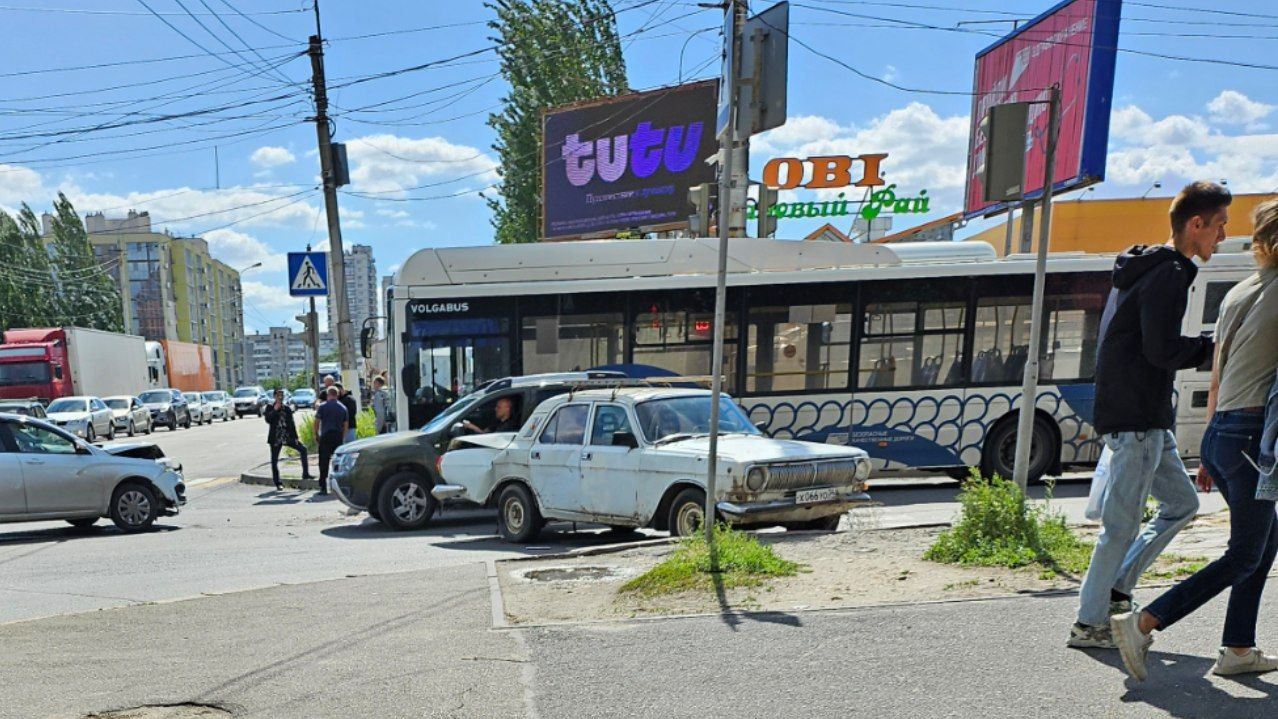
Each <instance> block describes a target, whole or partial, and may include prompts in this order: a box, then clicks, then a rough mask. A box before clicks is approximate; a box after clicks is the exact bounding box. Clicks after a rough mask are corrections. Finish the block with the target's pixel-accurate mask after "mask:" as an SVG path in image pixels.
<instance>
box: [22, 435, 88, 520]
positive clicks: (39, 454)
mask: <svg viewBox="0 0 1278 719" xmlns="http://www.w3.org/2000/svg"><path fill="white" fill-rule="evenodd" d="M9 435H10V437H12V439H13V443H14V449H15V451H16V452H17V455H18V461H19V462H20V463H21V465H22V485H23V489H24V490H25V492H26V497H27V512H28V513H29V514H44V513H55V512H80V511H86V510H94V509H98V508H100V507H101V506H102V504H103V501H102V500H103V497H102V482H101V478H100V477H99V476H98V467H97V465H98V464H100V462H99V461H97V460H96V458H95V457H94V455H91V454H79V453H78V451H77V450H78V448H79V445H78V444H77V443H76V442H75V441H74V440H72V439H71V437H70V436H68V435H65V434H62V433H61V432H55V431H53V430H52V429H49V428H46V427H42V426H40V425H37V424H34V423H25V422H24V423H16V422H15V423H12V424H10V425H9Z"/></svg>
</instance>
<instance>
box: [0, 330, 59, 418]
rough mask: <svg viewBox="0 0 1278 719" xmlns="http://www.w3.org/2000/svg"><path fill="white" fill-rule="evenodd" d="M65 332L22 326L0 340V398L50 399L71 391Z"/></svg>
mask: <svg viewBox="0 0 1278 719" xmlns="http://www.w3.org/2000/svg"><path fill="white" fill-rule="evenodd" d="M67 360H68V357H67V338H66V332H65V331H64V330H62V329H61V328H52V329H19V330H9V331H7V332H5V333H4V343H3V344H0V399H29V398H36V399H39V400H40V401H41V402H44V403H48V402H50V401H52V400H55V399H57V398H59V397H65V396H67V395H70V394H72V393H73V392H72V389H71V375H70V372H69V371H68V364H67Z"/></svg>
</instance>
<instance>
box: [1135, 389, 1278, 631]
mask: <svg viewBox="0 0 1278 719" xmlns="http://www.w3.org/2000/svg"><path fill="white" fill-rule="evenodd" d="M1264 420H1265V416H1264V415H1263V414H1260V413H1252V412H1242V411H1228V412H1217V413H1216V414H1215V415H1214V416H1213V417H1212V419H1211V423H1210V424H1209V425H1208V426H1207V432H1206V433H1205V434H1204V435H1203V465H1204V466H1205V467H1206V468H1207V472H1208V473H1209V474H1211V477H1212V479H1213V480H1215V483H1216V486H1217V487H1218V488H1219V489H1220V493H1221V494H1222V495H1223V496H1224V498H1225V501H1226V502H1227V503H1228V504H1229V548H1228V549H1226V550H1225V555H1224V556H1223V557H1221V558H1220V559H1217V560H1216V561H1214V562H1212V563H1211V564H1208V565H1207V566H1206V567H1203V568H1202V569H1201V570H1199V571H1198V572H1197V573H1196V574H1194V575H1193V576H1192V577H1190V578H1188V579H1186V580H1185V581H1183V582H1181V583H1180V584H1177V585H1176V586H1175V587H1172V588H1171V589H1170V590H1168V591H1167V592H1166V593H1164V594H1163V595H1162V596H1161V597H1159V598H1158V599H1156V600H1154V602H1153V603H1152V604H1150V605H1149V606H1148V607H1146V608H1145V610H1146V611H1148V612H1149V613H1150V614H1152V615H1153V616H1154V617H1155V618H1156V619H1158V621H1159V624H1160V628H1162V629H1166V628H1167V627H1170V626H1171V625H1173V624H1175V623H1176V622H1178V621H1180V620H1181V619H1184V618H1185V617H1186V616H1188V615H1189V614H1191V613H1192V612H1194V611H1195V610H1196V609H1198V608H1199V607H1201V606H1202V605H1204V604H1206V603H1207V602H1208V601H1210V600H1211V599H1212V598H1213V597H1215V596H1216V595H1217V594H1220V593H1221V592H1222V591H1224V590H1225V588H1226V587H1233V590H1232V591H1231V592H1230V594H1229V609H1228V611H1227V613H1226V614H1225V632H1224V637H1223V641H1222V642H1221V643H1222V644H1223V645H1224V646H1226V647H1241V648H1246V647H1253V646H1255V645H1256V615H1257V614H1258V613H1259V611H1260V595H1261V593H1262V592H1263V591H1264V589H1265V580H1266V579H1267V578H1268V576H1269V569H1270V567H1272V566H1273V563H1274V555H1275V553H1278V521H1275V519H1274V503H1273V502H1271V501H1264V500H1257V499H1256V484H1257V483H1258V482H1259V480H1260V473H1259V472H1257V471H1256V468H1255V467H1253V466H1252V465H1251V463H1249V462H1248V461H1247V459H1246V457H1244V456H1243V452H1246V453H1247V455H1248V456H1250V457H1252V458H1253V459H1254V458H1255V457H1257V456H1259V453H1260V434H1261V430H1262V429H1263V424H1264Z"/></svg>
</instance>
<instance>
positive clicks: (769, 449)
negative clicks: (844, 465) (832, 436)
mask: <svg viewBox="0 0 1278 719" xmlns="http://www.w3.org/2000/svg"><path fill="white" fill-rule="evenodd" d="M653 450H654V451H657V452H662V451H669V452H672V453H679V454H689V453H692V454H703V455H708V454H710V438H709V437H696V438H693V439H685V440H682V441H674V442H670V443H667V444H662V445H658V446H657V447H654V448H653ZM719 456H720V457H722V458H724V459H728V460H732V461H736V462H743V463H744V462H799V461H803V460H814V459H840V458H842V459H852V458H858V457H865V456H866V454H865V452H864V451H863V450H860V449H857V448H856V447H843V446H837V445H832V444H818V443H816V442H802V441H799V440H795V439H772V438H771V437H763V436H759V435H740V434H733V435H726V436H720V437H719Z"/></svg>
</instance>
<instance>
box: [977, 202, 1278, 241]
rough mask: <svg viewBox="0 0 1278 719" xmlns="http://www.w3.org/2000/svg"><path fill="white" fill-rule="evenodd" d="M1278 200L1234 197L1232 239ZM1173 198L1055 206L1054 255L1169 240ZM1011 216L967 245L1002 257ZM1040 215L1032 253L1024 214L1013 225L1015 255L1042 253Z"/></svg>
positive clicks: (1244, 232) (1229, 229) (1245, 234)
mask: <svg viewBox="0 0 1278 719" xmlns="http://www.w3.org/2000/svg"><path fill="white" fill-rule="evenodd" d="M1272 199H1278V195H1274V194H1247V195H1234V202H1233V204H1232V205H1230V207H1229V225H1228V226H1227V227H1226V228H1225V231H1226V232H1227V233H1228V234H1229V236H1230V237H1250V236H1251V233H1252V229H1253V227H1252V222H1251V214H1252V212H1253V211H1255V209H1256V206H1257V205H1259V204H1260V203H1262V202H1264V201H1266V200H1272ZM1171 201H1172V198H1171V197H1150V198H1145V199H1140V198H1135V199H1119V200H1091V199H1084V200H1064V201H1061V202H1056V203H1054V204H1053V205H1052V244H1051V249H1052V251H1053V252H1093V253H1097V254H1113V253H1116V252H1121V251H1122V250H1125V249H1127V248H1128V247H1130V246H1132V245H1158V244H1162V243H1164V242H1166V241H1167V239H1168V238H1169V237H1170V236H1171V224H1170V221H1169V220H1168V214H1167V213H1168V209H1169V208H1170V207H1171ZM1006 220H1007V218H1006V216H1004V217H1003V222H1002V223H1000V224H999V225H997V226H995V227H991V228H990V229H988V230H985V231H983V232H979V233H977V234H975V235H972V236H971V237H968V238H967V239H968V241H975V242H986V243H988V244H990V245H992V246H993V247H994V251H995V252H997V253H998V254H999V255H1000V256H1002V255H1003V254H1005V249H1006V246H1007V244H1006V243H1007V221H1006ZM1038 223H1039V216H1038V215H1035V216H1034V226H1033V229H1034V239H1033V241H1032V243H1031V245H1030V247H1029V248H1028V249H1025V248H1023V247H1022V244H1021V216H1020V213H1017V217H1016V219H1015V220H1013V222H1012V243H1011V248H1012V253H1016V252H1022V251H1029V252H1033V251H1036V250H1037V249H1038V239H1039V238H1038V235H1039V232H1038V229H1039V224H1038Z"/></svg>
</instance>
